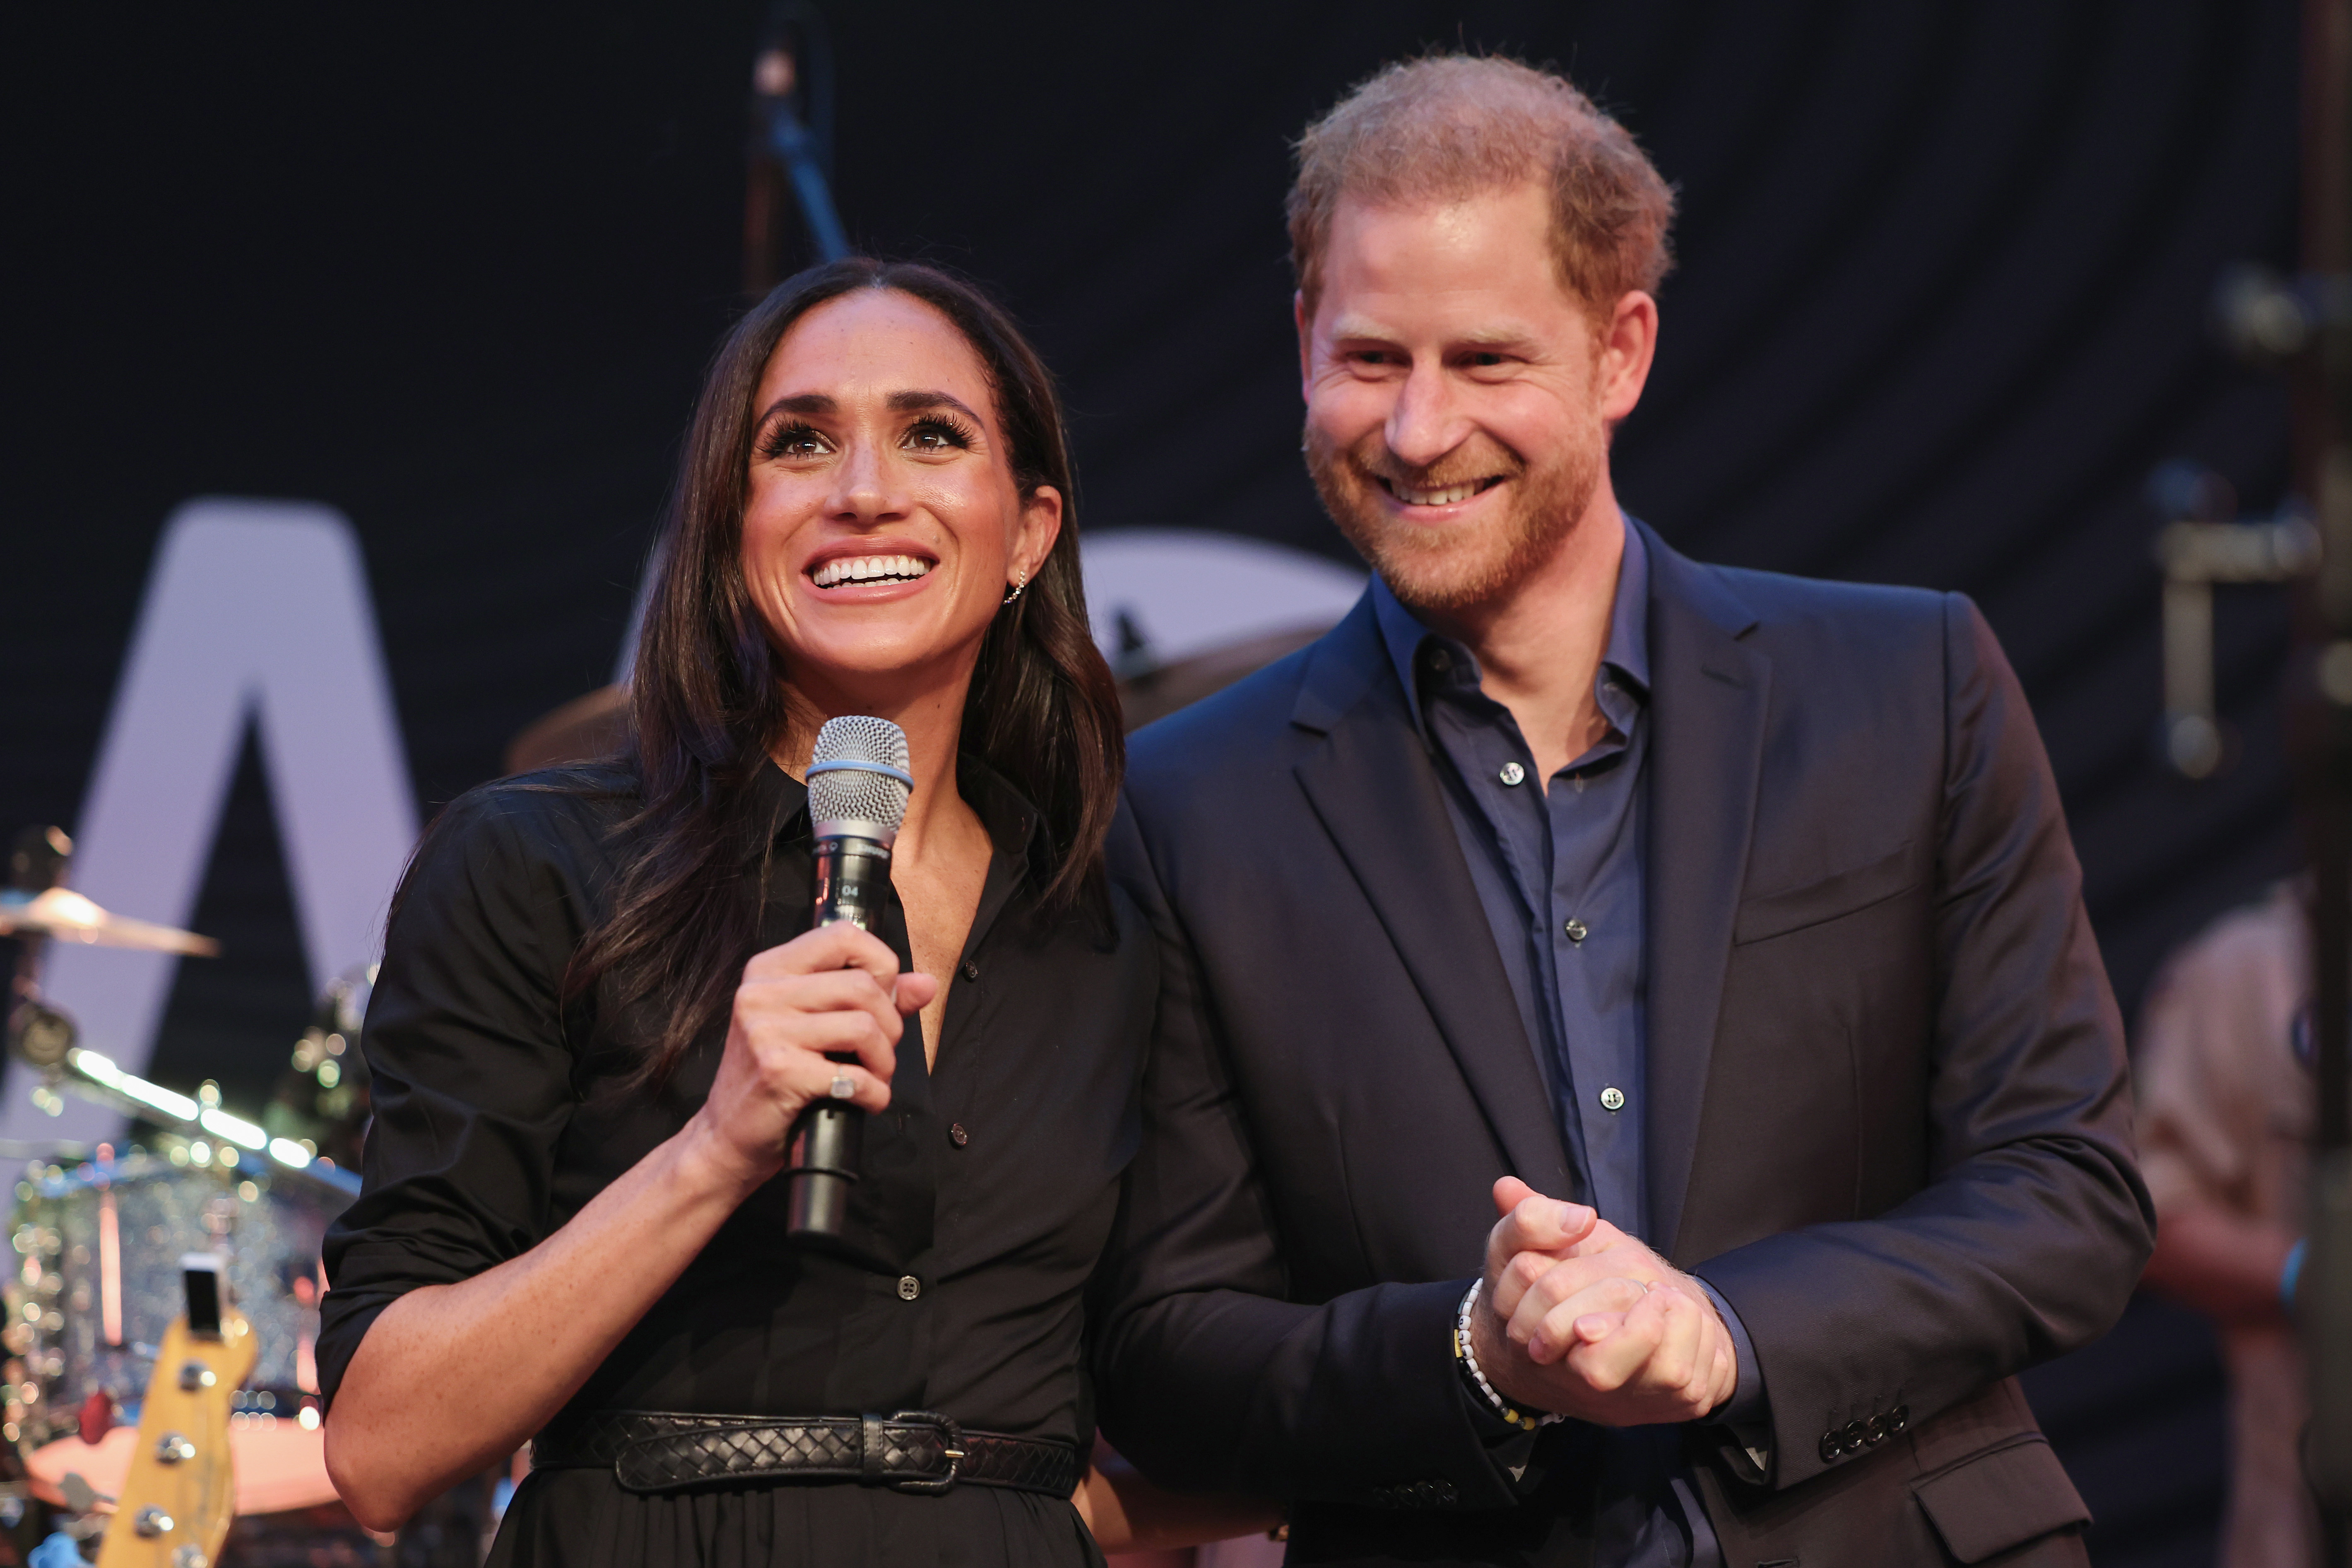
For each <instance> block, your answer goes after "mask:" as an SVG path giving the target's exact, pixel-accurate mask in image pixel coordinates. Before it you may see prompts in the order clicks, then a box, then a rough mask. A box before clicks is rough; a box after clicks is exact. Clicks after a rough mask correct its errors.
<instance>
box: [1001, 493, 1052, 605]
mask: <svg viewBox="0 0 2352 1568" xmlns="http://www.w3.org/2000/svg"><path fill="white" fill-rule="evenodd" d="M1061 536H1062V492H1061V491H1059V490H1057V489H1055V488H1054V487H1053V486H1051V485H1039V486H1038V487H1037V488H1036V489H1034V490H1033V491H1031V492H1030V494H1029V496H1028V498H1027V499H1026V500H1024V501H1023V502H1022V503H1021V531H1020V533H1019V535H1018V536H1017V537H1015V538H1014V540H1013V552H1012V554H1013V559H1012V560H1011V561H1010V562H1008V563H1006V564H1008V565H1010V566H1011V567H1012V568H1013V573H1014V575H1015V580H1016V581H1019V582H1024V583H1025V582H1029V581H1032V580H1033V579H1034V578H1035V577H1036V575H1037V574H1038V573H1039V572H1040V571H1041V570H1043V569H1044V567H1045V557H1046V556H1048V555H1051V554H1052V553H1053V552H1054V542H1055V540H1057V539H1059V538H1061ZM1005 585H1006V586H1007V587H1010V586H1012V584H1010V583H1008V584H1005Z"/></svg>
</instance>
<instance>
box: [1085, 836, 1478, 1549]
mask: <svg viewBox="0 0 2352 1568" xmlns="http://www.w3.org/2000/svg"><path fill="white" fill-rule="evenodd" d="M1111 863H1112V868H1113V871H1114V874H1115V875H1116V876H1117V878H1118V880H1119V882H1120V884H1121V886H1123V887H1124V888H1126V889H1128V891H1129V893H1130V894H1131V895H1132V896H1133V897H1134V898H1135V900H1136V901H1137V903H1138V904H1139V906H1141V908H1142V909H1143V910H1144V911H1145V912H1146V915H1147V916H1148V918H1149V919H1150V922H1151V925H1152V928H1153V931H1154V934H1155V936H1156V938H1157V940H1158V942H1159V944H1160V986H1161V990H1160V1006H1159V1015H1158V1018H1157V1021H1156V1025H1155V1028H1154V1032H1153V1036H1152V1048H1151V1058H1150V1067H1149V1068H1148V1069H1147V1071H1146V1074H1145V1080H1144V1128H1143V1141H1142V1145H1141V1148H1140V1150H1139V1153H1138V1155H1137V1158H1136V1161H1135V1163H1134V1164H1133V1165H1132V1166H1131V1167H1130V1170H1129V1178H1128V1184H1127V1190H1126V1194H1125V1197H1124V1201H1123V1203H1122V1206H1121V1212H1120V1215H1119V1221H1118V1228H1117V1231H1116V1232H1115V1234H1114V1237H1113V1240H1112V1258H1113V1260H1112V1264H1111V1279H1112V1287H1111V1292H1110V1306H1109V1308H1108V1321H1107V1322H1106V1324H1105V1328H1104V1331H1103V1332H1102V1333H1101V1334H1100V1335H1098V1336H1097V1341H1096V1344H1097V1378H1098V1387H1099V1392H1100V1397H1101V1421H1102V1425H1103V1427H1104V1430H1105V1431H1106V1432H1107V1433H1108V1435H1109V1436H1110V1439H1111V1441H1112V1443H1113V1444H1115V1445H1116V1446H1117V1447H1118V1449H1119V1451H1120V1452H1121V1453H1122V1454H1124V1455H1126V1456H1127V1457H1128V1458H1130V1459H1132V1460H1134V1461H1135V1462H1136V1464H1137V1465H1138V1466H1139V1467H1140V1468H1143V1469H1144V1470H1145V1472H1146V1473H1147V1474H1149V1475H1150V1477H1151V1478H1152V1479H1154V1480H1157V1481H1159V1482H1160V1483H1161V1484H1163V1485H1167V1486H1171V1487H1178V1488H1184V1489H1217V1490H1231V1491H1242V1492H1252V1493H1257V1494H1261V1495H1272V1496H1276V1497H1280V1498H1285V1499H1304V1498H1314V1499H1322V1500H1330V1501H1337V1502H1355V1503H1380V1502H1383V1501H1386V1502H1397V1501H1406V1500H1410V1501H1412V1502H1413V1503H1415V1504H1418V1505H1420V1506H1430V1505H1433V1504H1434V1505H1437V1506H1461V1507H1479V1508H1498V1507H1504V1506H1507V1505H1509V1504H1510V1503H1512V1502H1514V1501H1515V1500H1516V1498H1515V1497H1514V1495H1513V1491H1512V1489H1511V1487H1510V1485H1509V1482H1508V1480H1507V1477H1506V1474H1505V1472H1503V1471H1502V1470H1501V1469H1500V1468H1499V1467H1498V1465H1497V1464H1496V1460H1495V1459H1494V1458H1491V1457H1490V1456H1489V1454H1488V1451H1487V1449H1486V1444H1485V1442H1484V1441H1483V1439H1482V1436H1481V1434H1480V1433H1479V1431H1478V1429H1477V1427H1476V1426H1475V1424H1474V1421H1473V1418H1472V1414H1471V1412H1470V1410H1469V1408H1468V1406H1467V1405H1466V1404H1465V1401H1464V1399H1463V1397H1462V1391H1461V1386H1460V1384H1461V1378H1460V1375H1459V1373H1457V1372H1456V1371H1455V1370H1454V1363H1453V1361H1452V1355H1451V1351H1450V1348H1449V1347H1450V1339H1449V1335H1450V1334H1451V1331H1452V1327H1453V1322H1454V1310H1455V1308H1456V1307H1457V1306H1458V1305H1459V1303H1460V1301H1461V1299H1462V1294H1463V1292H1464V1291H1465V1290H1466V1289H1469V1284H1470V1282H1469V1280H1467V1279H1459V1280H1452V1281H1445V1282H1440V1283H1435V1284H1413V1285H1400V1284H1386V1285H1376V1286H1372V1287H1370V1288H1368V1289H1359V1290H1351V1291H1348V1292H1345V1293H1343V1294H1341V1295H1339V1296H1338V1297H1335V1298H1333V1299H1332V1300H1328V1301H1324V1302H1320V1303H1306V1302H1298V1301H1294V1300H1290V1299H1289V1290H1288V1282H1287V1280H1286V1277H1285V1273H1284V1268H1283V1265H1282V1261H1281V1254H1280V1250H1279V1247H1278V1245H1277V1237H1276V1224H1275V1218H1274V1215H1273V1212H1272V1209H1271V1206H1270V1205H1269V1204H1268V1202H1267V1199H1266V1196H1265V1191H1264V1189H1263V1187H1262V1186H1261V1184H1260V1183H1259V1180H1258V1176H1257V1173H1256V1170H1255V1162H1254V1160H1253V1159H1252V1156H1251V1153H1250V1141H1249V1130H1248V1128H1247V1127H1246V1126H1245V1125H1244V1116H1243V1109H1242V1105H1241V1101H1240V1100H1239V1097H1238V1096H1237V1095H1236V1093H1235V1091H1234V1084H1233V1081H1232V1078H1231V1075H1230V1073H1229V1072H1228V1070H1227V1068H1226V1065H1225V1062H1224V1060H1223V1047H1222V1044H1221V1042H1220V1041H1219V1039H1218V1037H1217V1030H1216V1026H1215V1022H1214V1020H1213V1018H1212V1017H1210V1016H1208V1012H1207V1007H1206V1004H1205V1002H1204V1000H1203V997H1202V988H1201V985H1200V982H1199V965H1198V963H1197V960H1196V959H1195V957H1194V954H1193V952H1192V944H1191V942H1190V941H1189V940H1188V939H1187V937H1186V936H1185V933H1184V931H1182V929H1181V924H1180V922H1179V921H1177V919H1176V917H1175V916H1174V914H1173V913H1172V912H1171V910H1170V908H1169V903H1168V900H1167V898H1166V897H1165V895H1164V894H1163V893H1162V891H1161V889H1160V879H1159V877H1158V875H1157V874H1156V872H1155V871H1154V868H1153V867H1152V864H1151V859H1150V853H1149V851H1148V850H1147V848H1146V847H1145V842H1144V837H1143V835H1142V833H1141V832H1140V831H1139V826H1138V824H1137V821H1136V819H1135V816H1134V813H1133V810H1132V808H1131V806H1129V807H1128V808H1124V809H1122V810H1121V812H1120V814H1119V819H1118V824H1117V825H1116V826H1115V827H1114V828H1113V830H1112V835H1111Z"/></svg>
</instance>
